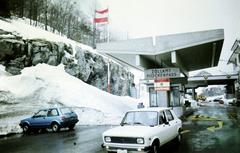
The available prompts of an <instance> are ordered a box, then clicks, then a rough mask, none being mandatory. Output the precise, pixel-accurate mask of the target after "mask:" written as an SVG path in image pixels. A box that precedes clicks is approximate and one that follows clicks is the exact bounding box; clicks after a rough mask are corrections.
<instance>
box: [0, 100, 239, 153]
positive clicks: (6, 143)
mask: <svg viewBox="0 0 240 153" xmlns="http://www.w3.org/2000/svg"><path fill="white" fill-rule="evenodd" d="M109 128H111V127H110V126H77V127H76V129H75V130H74V131H67V130H65V131H61V132H60V133H52V132H48V133H44V134H31V135H21V134H18V135H15V136H11V137H8V138H2V139H0V153H33V152H34V153H53V152H55V153H105V151H104V150H103V149H102V148H101V147H100V145H101V143H102V139H101V133H102V132H103V131H105V130H107V129H109ZM183 128H184V130H185V131H184V134H183V142H182V144H181V145H180V146H177V145H176V144H175V143H174V142H170V143H168V144H166V145H164V146H162V147H161V152H167V153H239V152H240V108H239V107H233V106H224V105H220V104H217V103H209V104H206V106H202V107H200V108H199V109H198V110H197V111H196V112H195V113H194V115H192V116H190V117H188V118H187V119H185V120H184V122H183Z"/></svg>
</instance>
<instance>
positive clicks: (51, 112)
mask: <svg viewBox="0 0 240 153" xmlns="http://www.w3.org/2000/svg"><path fill="white" fill-rule="evenodd" d="M48 116H58V111H57V109H49V110H48Z"/></svg>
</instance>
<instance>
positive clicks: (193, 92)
mask: <svg viewBox="0 0 240 153" xmlns="http://www.w3.org/2000/svg"><path fill="white" fill-rule="evenodd" d="M192 99H194V100H196V92H195V88H192Z"/></svg>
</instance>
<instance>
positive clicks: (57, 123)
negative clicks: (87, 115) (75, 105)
mask: <svg viewBox="0 0 240 153" xmlns="http://www.w3.org/2000/svg"><path fill="white" fill-rule="evenodd" d="M77 122H78V116H77V114H76V113H75V112H74V111H73V110H72V109H71V108H68V107H62V108H49V109H41V110H39V111H38V112H37V113H35V114H34V115H33V116H32V117H30V118H26V119H23V120H21V122H20V124H19V125H20V127H21V128H22V129H23V132H24V133H28V132H30V131H31V130H36V129H47V128H51V129H52V131H53V132H58V131H59V130H60V129H61V128H69V129H70V130H71V129H74V127H75V124H76V123H77Z"/></svg>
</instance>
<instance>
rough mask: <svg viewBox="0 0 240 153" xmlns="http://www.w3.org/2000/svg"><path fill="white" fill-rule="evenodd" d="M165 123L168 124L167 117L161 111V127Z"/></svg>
mask: <svg viewBox="0 0 240 153" xmlns="http://www.w3.org/2000/svg"><path fill="white" fill-rule="evenodd" d="M163 123H166V117H165V115H164V113H163V111H161V112H160V113H159V125H161V124H163Z"/></svg>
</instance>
